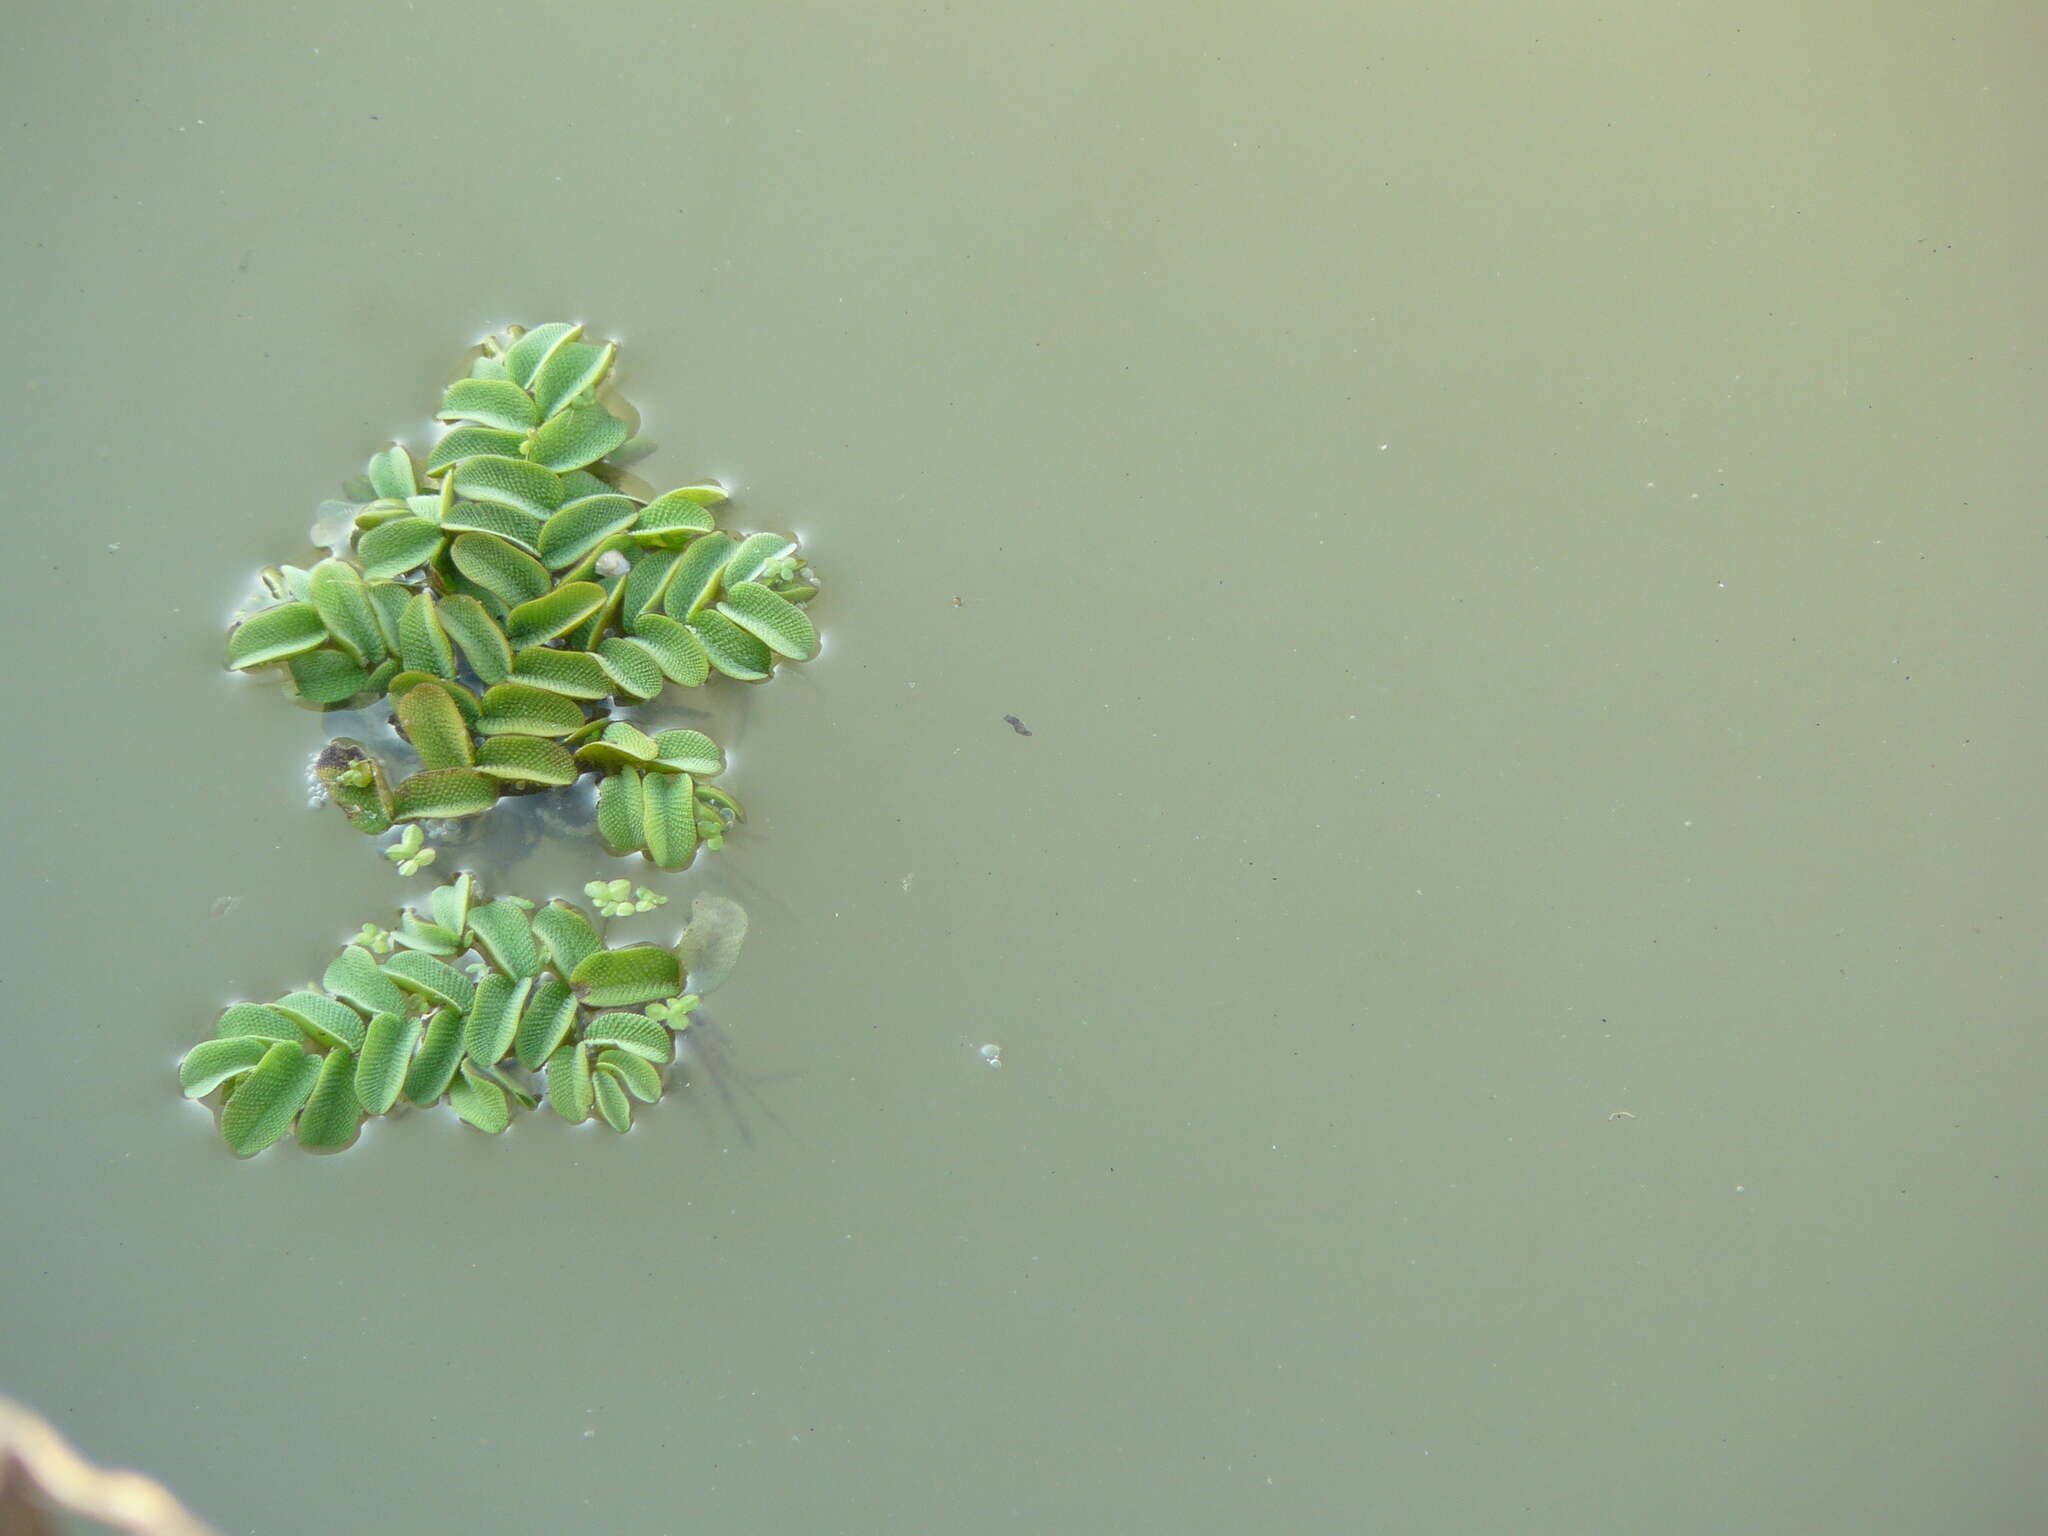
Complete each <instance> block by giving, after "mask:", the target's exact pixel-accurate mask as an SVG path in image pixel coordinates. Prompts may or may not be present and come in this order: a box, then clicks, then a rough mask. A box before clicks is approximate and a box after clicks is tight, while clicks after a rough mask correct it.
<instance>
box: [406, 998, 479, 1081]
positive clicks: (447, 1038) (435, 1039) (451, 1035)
mask: <svg viewBox="0 0 2048 1536" xmlns="http://www.w3.org/2000/svg"><path fill="white" fill-rule="evenodd" d="M464 979H465V980H467V978H464ZM461 1060H462V1011H461V1010H460V1009H459V1008H443V1009H441V1010H440V1011H439V1012H437V1013H436V1014H435V1015H434V1017H433V1018H432V1019H430V1020H429V1021H428V1023H427V1034H426V1038H425V1039H424V1040H422V1041H421V1042H420V1050H419V1054H418V1055H417V1056H415V1057H413V1059H412V1066H411V1067H410V1068H408V1069H407V1071H406V1074H405V1096H406V1097H407V1098H408V1099H410V1100H411V1101H412V1102H413V1103H415V1104H432V1103H434V1102H435V1101H436V1100H437V1099H439V1098H440V1097H441V1095H442V1094H444V1093H446V1092H447V1091H448V1081H449V1079H450V1078H452V1077H454V1076H455V1067H456V1064H457V1063H458V1062H460V1061H461Z"/></svg>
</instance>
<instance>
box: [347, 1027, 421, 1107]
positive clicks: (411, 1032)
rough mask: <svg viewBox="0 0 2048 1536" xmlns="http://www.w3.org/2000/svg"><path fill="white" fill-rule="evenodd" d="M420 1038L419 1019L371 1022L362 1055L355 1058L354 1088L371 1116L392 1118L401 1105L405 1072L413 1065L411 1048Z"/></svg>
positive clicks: (364, 1039)
mask: <svg viewBox="0 0 2048 1536" xmlns="http://www.w3.org/2000/svg"><path fill="white" fill-rule="evenodd" d="M419 1038H420V1021H419V1020H418V1019H408V1018H405V1017H402V1016H401V1015H399V1014H396V1013H380V1014H378V1015H377V1016H376V1017H375V1018H374V1019H372V1020H370V1028H369V1032H368V1033H367V1034H366V1035H365V1036H364V1037H363V1050H362V1054H361V1055H360V1056H358V1057H357V1058H356V1082H355V1088H356V1102H357V1103H358V1104H360V1105H362V1106H363V1108H364V1109H366V1110H368V1111H369V1112H370V1113H371V1114H373V1115H383V1114H389V1113H390V1111H391V1106H392V1105H393V1104H396V1103H397V1102H398V1094H399V1090H400V1089H401V1088H403V1087H404V1086H405V1073H406V1068H407V1067H409V1066H410V1065H411V1064H412V1048H413V1046H414V1045H416V1044H417V1043H418V1042H419Z"/></svg>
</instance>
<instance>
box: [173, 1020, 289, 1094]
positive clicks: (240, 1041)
mask: <svg viewBox="0 0 2048 1536" xmlns="http://www.w3.org/2000/svg"><path fill="white" fill-rule="evenodd" d="M292 1033H293V1034H294V1035H295V1036H296V1035H297V1033H298V1030H297V1029H296V1028H294V1029H293V1031H292ZM275 1043H276V1042H274V1041H270V1040H264V1039H260V1038H258V1037H257V1036H255V1035H236V1036H234V1037H233V1038H231V1039H227V1040H202V1041H200V1042H199V1043H198V1044H197V1045H195V1046H193V1047H192V1049H191V1050H189V1051H187V1052H186V1053H185V1059H184V1060H183V1061H181V1062H179V1063H178V1083H179V1085H180V1086H181V1087H182V1088H183V1089H184V1090H185V1097H186V1098H188V1099H199V1098H204V1097H205V1096H206V1095H207V1094H209V1093H211V1092H213V1090H214V1089H216V1088H218V1087H219V1086H220V1085H221V1084H222V1083H224V1082H226V1081H227V1080H228V1079H229V1078H231V1077H239V1076H241V1075H242V1074H243V1073H244V1072H247V1071H248V1070H249V1069H250V1068H251V1067H253V1066H255V1065H256V1063H257V1062H259V1061H261V1060H262V1059H263V1058H264V1057H265V1056H266V1055H268V1054H269V1052H270V1048H271V1046H272V1045H273V1044H275Z"/></svg>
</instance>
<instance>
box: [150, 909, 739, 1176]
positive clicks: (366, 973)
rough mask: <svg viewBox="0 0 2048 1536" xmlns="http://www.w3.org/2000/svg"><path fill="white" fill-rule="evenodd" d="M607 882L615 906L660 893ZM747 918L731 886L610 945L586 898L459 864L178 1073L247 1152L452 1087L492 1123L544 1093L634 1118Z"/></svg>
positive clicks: (454, 1099) (461, 1110)
mask: <svg viewBox="0 0 2048 1536" xmlns="http://www.w3.org/2000/svg"><path fill="white" fill-rule="evenodd" d="M623 883H624V882H618V884H620V885H623ZM596 891H597V895H598V898H599V899H600V900H601V901H602V902H603V903H604V904H605V906H606V907H607V908H608V909H609V910H610V911H615V912H623V911H629V910H631V911H646V910H649V909H650V908H652V907H653V906H656V905H659V904H660V901H659V899H658V898H655V897H654V896H653V893H652V892H648V891H646V890H644V889H643V890H641V891H640V892H638V893H634V892H632V891H629V890H617V891H615V890H614V889H613V887H612V885H611V884H610V883H599V884H598V885H597V887H596ZM746 933H747V915H746V913H745V911H744V910H743V909H742V908H741V907H740V906H739V905H738V904H737V903H736V902H732V901H729V900H727V899H725V898H724V897H720V896H699V897H698V898H697V899H696V900H695V902H694V903H692V905H691V908H690V922H689V926H688V927H687V928H685V929H684V930H683V932H682V934H681V935H679V936H678V938H677V940H676V942H675V944H674V945H672V946H662V945H658V944H644V943H642V944H626V945H619V946H608V945H607V944H606V943H605V928H604V924H603V922H602V921H601V920H600V921H599V922H596V923H593V922H592V921H591V918H590V915H589V914H588V913H587V912H585V911H584V910H583V909H582V908H580V907H578V906H576V905H574V904H572V903H569V902H565V901H551V902H548V903H547V904H546V905H544V906H536V905H535V904H534V903H532V902H530V901H526V900H523V899H522V898H520V897H516V896H500V897H499V898H498V899H497V900H495V901H487V900H486V899H485V898H484V893H483V892H482V890H481V889H480V888H479V887H478V885H477V883H476V881H475V879H474V878H473V877H472V876H470V875H468V874H464V875H461V876H458V877H457V878H456V879H454V880H452V881H450V882H449V883H448V884H446V885H442V886H439V887H437V888H436V889H435V890H433V891H432V892H430V893H429V896H428V900H427V903H426V905H425V907H424V908H423V909H419V910H412V911H405V912H401V913H400V914H399V916H398V926H397V927H396V928H394V929H392V930H390V931H389V932H387V931H386V930H384V929H381V928H377V927H375V926H374V925H371V924H365V925H364V928H363V931H362V932H361V933H360V934H358V935H357V937H356V940H355V941H354V942H352V943H350V944H347V945H345V946H344V947H343V948H342V950H341V952H340V953H339V954H338V955H336V956H335V958H334V961H333V963H332V964H331V965H329V966H328V967H327V970H326V973H325V974H324V975H323V976H322V977H321V980H320V985H319V986H318V987H308V988H304V989H301V990H297V991H293V992H287V993H286V994H285V995H284V996H282V997H280V998H276V999H274V1000H273V1001H271V1002H268V1003H236V1004H234V1005H233V1006H231V1007H230V1008H228V1009H227V1010H226V1011H225V1012H224V1013H222V1014H221V1016H220V1019H219V1021H218V1022H217V1023H216V1024H215V1026H214V1033H213V1038H212V1039H210V1040H203V1041H201V1042H200V1043H199V1044H198V1045H195V1046H194V1047H193V1048H192V1049H191V1050H190V1051H189V1052H187V1053H186V1055H185V1059H184V1060H183V1062H181V1063H180V1065H179V1068H178V1074H179V1078H180V1081H181V1082H182V1083H183V1084H184V1089H185V1095H186V1097H188V1098H194V1099H197V1098H206V1097H210V1096H217V1097H218V1102H219V1103H220V1106H221V1112H220V1130H221V1136H222V1138H223V1139H224V1140H225V1141H226V1142H227V1144H228V1146H229V1147H231V1148H233V1149H234V1151H235V1152H236V1153H238V1154H240V1155H243V1156H248V1155H250V1154H253V1153H256V1152H260V1151H262V1150H263V1149H264V1148H265V1147H267V1146H269V1145H271V1143H273V1142H275V1141H277V1140H279V1139H280V1138H281V1137H283V1136H284V1135H285V1134H286V1133H287V1132H288V1131H293V1130H296V1132H297V1136H298V1141H299V1144H300V1145H301V1146H304V1147H311V1148H316V1149H322V1150H326V1149H334V1148H340V1147H345V1146H348V1145H349V1144H350V1143H351V1142H353V1141H354V1140H355V1139H356V1135H357V1132H358V1130H359V1129H360V1127H361V1125H362V1123H363V1121H364V1120H365V1119H367V1118H369V1117H371V1116H375V1115H386V1114H391V1113H393V1112H395V1111H399V1110H402V1109H403V1108H405V1107H425V1106H430V1105H433V1104H437V1103H440V1102H441V1101H442V1100H444V1099H445V1100H446V1101H447V1103H448V1106H449V1107H450V1108H451V1109H453V1110H454V1111H455V1113H456V1114H457V1115H458V1116H460V1117H461V1118H462V1119H463V1120H465V1121H467V1122H468V1123H469V1124H471V1125H473V1126H475V1127H476V1128H477V1129H479V1130H482V1131H487V1132H490V1133H492V1134H496V1133H497V1132H499V1131H502V1130H504V1129H505V1128H506V1126H508V1125H509V1124H510V1123H511V1121H512V1115H513V1112H514V1109H515V1107H517V1108H523V1109H533V1108H535V1107H536V1106H538V1105H539V1104H540V1103H542V1102H543V1101H545V1102H546V1103H547V1105H548V1106H549V1107H550V1108H551V1109H553V1110H554V1111H555V1113H556V1114H558V1115H560V1116H561V1117H562V1118H563V1119H565V1120H569V1121H583V1120H588V1119H589V1118H590V1117H591V1115H592V1113H593V1112H594V1113H595V1114H596V1115H597V1116H598V1117H599V1118H601V1119H602V1120H603V1121H604V1122H605V1123H606V1124H607V1125H609V1126H610V1127H611V1128H612V1129H613V1130H615V1131H621V1132H623V1131H625V1130H627V1129H628V1128H630V1127H631V1125H632V1123H633V1103H634V1101H635V1100H638V1101H639V1102H640V1103H642V1104H651V1103H653V1102H654V1101H655V1100H657V1099H659V1098H660V1097H661V1094H662V1090H663V1087H664V1086H665V1084H664V1079H663V1074H662V1069H663V1068H664V1067H665V1066H667V1065H669V1064H670V1063H671V1062H672V1061H673V1060H674V1056H675V1037H676V1036H677V1035H678V1034H680V1033H681V1032H682V1031H683V1030H685V1029H687V1028H689V1026H690V1021H691V1014H692V1012H693V1011H694V1010H695V1008H696V1007H697V1004H698V1001H699V1000H700V999H701V998H702V996H703V995H704V994H705V993H707V992H709V991H711V990H712V989H713V988H714V987H716V986H718V985H719V983H721V982H722V981H724V980H725V978H726V976H727V975H728V974H730V972H731V970H732V968H733V966H734V964H735V963H736V962H737V960H738V958H739V951H740V946H741V944H742V943H743V942H744V940H745V938H746ZM636 1010H637V1011H636Z"/></svg>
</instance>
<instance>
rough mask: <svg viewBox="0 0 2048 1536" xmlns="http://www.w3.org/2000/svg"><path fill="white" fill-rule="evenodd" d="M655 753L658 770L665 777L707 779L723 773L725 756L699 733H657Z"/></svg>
mask: <svg viewBox="0 0 2048 1536" xmlns="http://www.w3.org/2000/svg"><path fill="white" fill-rule="evenodd" d="M654 750H655V753H656V756H657V763H658V766H659V767H661V768H662V769H663V770H664V771H666V772H668V773H696V774H707V775H708V774H714V773H723V772H724V771H725V754H724V753H723V752H721V751H719V750H718V743H717V742H715V741H713V740H712V739H711V738H710V737H709V736H706V735H705V734H704V733H703V732H702V731H689V730H672V731H658V732H656V733H655V737H654Z"/></svg>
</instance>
